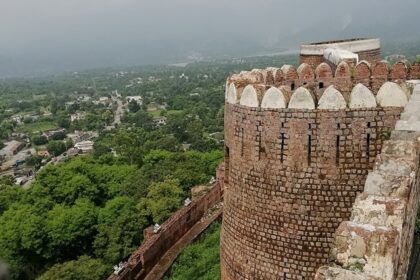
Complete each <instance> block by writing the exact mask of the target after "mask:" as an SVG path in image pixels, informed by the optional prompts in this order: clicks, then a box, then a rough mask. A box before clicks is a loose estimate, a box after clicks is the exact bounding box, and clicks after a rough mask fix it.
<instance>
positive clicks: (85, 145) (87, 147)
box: [74, 141, 93, 154]
mask: <svg viewBox="0 0 420 280" xmlns="http://www.w3.org/2000/svg"><path fill="white" fill-rule="evenodd" d="M74 147H75V148H76V149H78V150H79V151H82V153H84V154H86V153H89V152H91V151H93V141H82V142H79V143H76V145H74Z"/></svg>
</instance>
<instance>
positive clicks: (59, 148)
mask: <svg viewBox="0 0 420 280" xmlns="http://www.w3.org/2000/svg"><path fill="white" fill-rule="evenodd" d="M47 150H48V152H49V153H50V154H51V155H53V156H55V157H56V156H58V155H60V154H62V153H64V152H65V151H66V144H65V143H64V142H63V141H59V140H53V141H50V142H48V144H47Z"/></svg>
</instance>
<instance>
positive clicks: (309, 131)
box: [222, 104, 400, 280]
mask: <svg viewBox="0 0 420 280" xmlns="http://www.w3.org/2000/svg"><path fill="white" fill-rule="evenodd" d="M399 114H400V109H398V108H387V109H384V108H380V109H354V110H344V111H323V110H317V111H314V110H293V109H283V110H282V109H278V110H268V109H267V110H261V111H256V110H252V109H250V108H246V107H237V106H233V105H230V104H228V105H227V106H226V122H225V126H226V137H225V141H226V146H227V149H229V163H230V164H229V179H228V184H227V190H226V193H225V201H224V205H225V206H224V207H225V208H224V221H223V223H224V224H223V235H222V273H223V275H224V278H223V279H225V280H226V279H247V278H249V277H250V275H252V276H253V277H254V279H258V278H263V279H270V278H271V277H274V276H279V275H280V276H281V277H282V278H281V279H303V278H302V277H305V278H306V279H310V278H311V277H313V276H314V273H315V271H316V269H317V268H318V267H319V266H320V265H321V264H325V263H326V262H327V260H328V254H329V248H330V244H331V242H332V240H333V234H334V232H335V230H336V228H337V227H338V225H339V224H340V222H341V221H343V220H346V219H348V217H349V216H350V211H351V207H352V205H353V202H354V199H355V197H356V194H357V193H358V192H361V191H362V190H363V185H364V181H365V179H366V176H367V172H368V170H369V169H371V168H372V167H373V162H374V159H375V156H376V154H377V153H378V151H379V149H380V147H381V146H382V141H383V136H384V135H386V133H387V131H390V129H392V127H393V126H394V124H395V122H396V121H397V119H398V117H399ZM299 277H301V278H299Z"/></svg>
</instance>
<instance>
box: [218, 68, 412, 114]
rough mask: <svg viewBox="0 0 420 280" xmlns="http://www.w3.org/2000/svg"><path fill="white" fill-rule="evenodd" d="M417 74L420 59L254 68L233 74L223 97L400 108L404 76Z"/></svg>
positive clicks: (249, 103) (243, 101) (272, 103)
mask: <svg viewBox="0 0 420 280" xmlns="http://www.w3.org/2000/svg"><path fill="white" fill-rule="evenodd" d="M410 79H420V64H419V63H415V64H413V65H410V64H409V63H408V62H407V61H400V62H397V63H395V64H394V65H393V67H390V65H389V64H388V63H387V62H385V61H382V62H378V63H376V64H375V66H374V67H372V66H371V64H370V63H368V62H366V61H361V62H359V63H358V64H357V65H356V66H354V67H351V66H350V65H349V64H348V63H347V62H344V61H342V62H341V63H340V64H339V65H338V66H337V69H336V71H335V72H333V71H332V70H331V67H330V66H329V65H328V64H327V63H321V64H320V65H318V66H317V67H316V69H315V70H313V68H312V67H311V66H309V65H308V64H306V63H303V64H301V65H299V67H298V68H297V69H295V68H294V67H293V66H291V65H284V66H283V67H281V68H274V67H271V68H267V69H254V70H252V71H242V72H241V73H239V74H233V75H231V76H230V77H229V78H228V79H227V82H226V91H225V98H226V102H227V103H230V104H237V105H242V106H246V107H255V108H256V107H260V108H291V109H345V108H374V107H377V106H379V107H392V106H396V107H403V106H405V104H406V103H407V101H408V95H407V94H408V92H409V90H408V88H407V85H406V84H405V81H406V80H410Z"/></svg>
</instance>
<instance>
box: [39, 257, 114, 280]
mask: <svg viewBox="0 0 420 280" xmlns="http://www.w3.org/2000/svg"><path fill="white" fill-rule="evenodd" d="M109 270H110V269H109V266H107V265H105V264H104V263H103V262H102V261H101V260H98V259H93V258H91V257H89V256H81V257H79V258H78V259H77V260H74V261H68V262H65V263H61V264H56V265H54V266H52V267H51V268H50V269H48V271H46V272H45V273H44V274H42V275H41V276H40V277H39V278H38V280H56V279H60V280H75V279H77V280H102V279H105V278H106V277H107V276H108V274H109V273H110V271H109Z"/></svg>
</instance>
